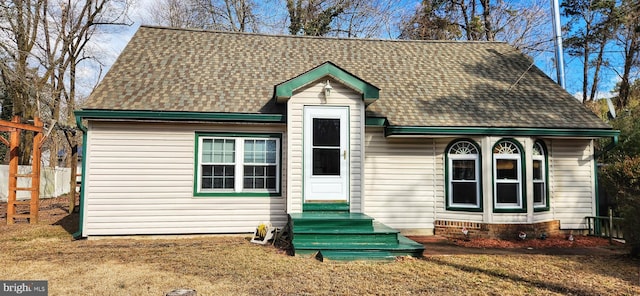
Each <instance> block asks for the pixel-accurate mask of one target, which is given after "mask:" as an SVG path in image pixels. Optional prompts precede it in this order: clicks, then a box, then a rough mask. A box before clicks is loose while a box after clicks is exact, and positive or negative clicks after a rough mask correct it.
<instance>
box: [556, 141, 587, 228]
mask: <svg viewBox="0 0 640 296" xmlns="http://www.w3.org/2000/svg"><path fill="white" fill-rule="evenodd" d="M549 143H551V144H550V145H549ZM547 144H548V146H547V148H548V149H549V151H548V153H549V183H550V184H549V186H550V188H549V189H550V199H551V200H550V203H551V211H552V212H553V218H554V219H558V220H560V227H561V228H563V229H584V228H586V227H587V225H586V221H585V217H586V216H592V215H595V208H596V205H595V176H594V165H595V164H594V161H593V141H591V140H561V139H554V140H551V141H549V142H547Z"/></svg>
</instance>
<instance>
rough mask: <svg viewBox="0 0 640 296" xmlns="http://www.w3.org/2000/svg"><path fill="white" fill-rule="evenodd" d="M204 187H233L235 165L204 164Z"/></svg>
mask: <svg viewBox="0 0 640 296" xmlns="http://www.w3.org/2000/svg"><path fill="white" fill-rule="evenodd" d="M201 171H202V178H201V185H200V186H201V187H202V189H233V188H234V185H235V184H234V183H235V181H234V179H235V178H234V175H235V172H234V171H235V166H233V165H202V170H201Z"/></svg>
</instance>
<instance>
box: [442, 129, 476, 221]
mask: <svg viewBox="0 0 640 296" xmlns="http://www.w3.org/2000/svg"><path fill="white" fill-rule="evenodd" d="M465 143H466V144H468V145H469V146H470V147H473V150H475V153H471V152H472V151H468V153H466V154H459V153H451V152H453V150H454V149H455V148H456V145H459V144H465ZM447 158H448V160H447V162H448V163H447V166H448V168H447V170H448V171H447V179H448V180H447V186H448V194H447V195H448V196H447V201H448V207H450V208H462V209H481V208H482V204H481V198H480V194H481V192H480V150H479V148H478V147H477V146H476V145H475V144H473V143H472V142H470V141H468V140H458V141H455V142H454V143H453V144H452V145H451V147H449V149H447ZM454 160H473V161H474V169H475V180H455V181H454V180H453V162H454ZM454 183H475V184H476V204H474V205H472V204H466V203H454V202H453V184H454Z"/></svg>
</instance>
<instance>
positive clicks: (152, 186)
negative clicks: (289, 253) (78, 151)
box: [83, 121, 287, 236]
mask: <svg viewBox="0 0 640 296" xmlns="http://www.w3.org/2000/svg"><path fill="white" fill-rule="evenodd" d="M88 129H89V133H88V138H87V148H86V149H87V150H86V153H87V158H86V161H87V163H86V171H85V178H86V179H85V180H84V182H85V184H84V186H85V187H84V190H85V192H84V196H85V199H84V212H83V218H84V219H83V236H91V235H127V234H190V233H245V232H253V230H254V229H255V227H256V226H257V225H258V224H260V223H261V222H271V223H273V224H274V225H276V226H283V225H284V224H285V223H286V221H287V216H286V212H285V200H286V193H285V192H282V197H224V196H222V197H216V198H202V197H194V196H193V190H194V176H195V171H194V170H195V159H194V155H195V144H196V143H195V141H196V138H195V132H196V131H198V132H229V131H237V132H248V133H282V134H283V136H282V141H283V145H286V136H285V134H284V126H283V125H266V124H251V125H250V124H238V125H229V124H227V125H220V124H187V123H180V124H177V123H141V122H135V123H132V122H96V121H90V122H89V124H88ZM285 153H286V152H284V151H283V157H285ZM282 166H283V168H282V171H283V172H284V171H286V164H285V163H282ZM282 182H283V185H284V184H286V178H284V174H283V178H282ZM283 188H284V187H283Z"/></svg>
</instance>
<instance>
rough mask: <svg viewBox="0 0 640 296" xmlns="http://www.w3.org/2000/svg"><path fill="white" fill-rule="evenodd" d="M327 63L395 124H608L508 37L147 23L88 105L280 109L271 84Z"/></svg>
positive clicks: (374, 112) (375, 111)
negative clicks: (449, 38)
mask: <svg viewBox="0 0 640 296" xmlns="http://www.w3.org/2000/svg"><path fill="white" fill-rule="evenodd" d="M327 61H330V62H332V63H334V64H336V65H337V66H339V67H340V68H342V69H344V70H346V71H348V72H350V73H352V74H353V75H355V76H357V77H359V78H360V79H362V80H364V81H367V82H368V83H371V84H373V85H375V86H377V87H378V88H380V98H379V99H378V100H377V101H376V102H375V103H373V104H371V105H369V107H368V108H367V115H368V116H380V117H387V119H388V120H389V123H390V124H391V125H403V126H433V127H439V126H443V127H444V126H459V127H539V128H598V129H601V128H604V129H610V127H609V126H608V125H607V124H605V123H604V122H602V121H601V120H600V119H599V118H597V117H596V116H595V115H593V114H592V113H591V112H590V111H589V110H588V109H586V108H585V107H584V106H582V104H580V103H579V102H578V101H577V100H576V99H574V98H573V97H572V96H571V95H570V94H569V93H567V92H566V91H564V90H563V89H562V88H561V87H559V86H558V85H557V84H555V83H554V82H553V81H552V80H551V79H549V78H548V77H547V76H546V75H545V74H544V73H542V72H541V71H540V70H539V69H538V68H536V67H535V66H534V67H532V68H529V67H530V65H531V61H530V60H529V59H528V58H527V57H525V56H524V55H522V54H521V53H519V52H518V51H517V50H515V49H514V48H513V47H511V46H509V45H507V44H504V43H497V42H442V41H441V42H438V41H397V40H365V39H336V38H313V37H294V36H269V35H258V34H243V33H227V32H211V31H199V30H184V29H170V28H160V27H144V26H143V27H141V28H140V29H139V30H138V32H137V33H136V34H135V35H134V36H133V38H132V39H131V41H130V42H129V44H128V45H127V47H126V48H125V49H124V51H123V52H122V54H121V55H120V57H119V58H118V59H117V61H116V62H115V63H114V65H113V66H112V68H111V70H110V71H109V73H108V74H107V75H106V76H105V78H104V79H103V81H102V82H101V83H100V85H99V86H98V87H97V88H96V90H95V91H94V92H93V93H92V94H91V96H90V97H89V98H88V100H87V102H86V103H85V106H84V109H103V110H148V111H194V112H241V113H267V114H268V113H283V112H285V110H286V108H285V106H283V105H282V104H276V103H275V99H273V92H274V86H275V85H277V84H280V83H282V82H284V81H287V80H289V79H291V78H293V77H296V76H298V75H300V74H302V73H304V72H306V71H308V70H310V69H312V68H314V67H316V66H318V65H320V64H322V63H324V62H327ZM520 77H521V79H520V80H518V79H519V78H520ZM516 81H517V83H516Z"/></svg>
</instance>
